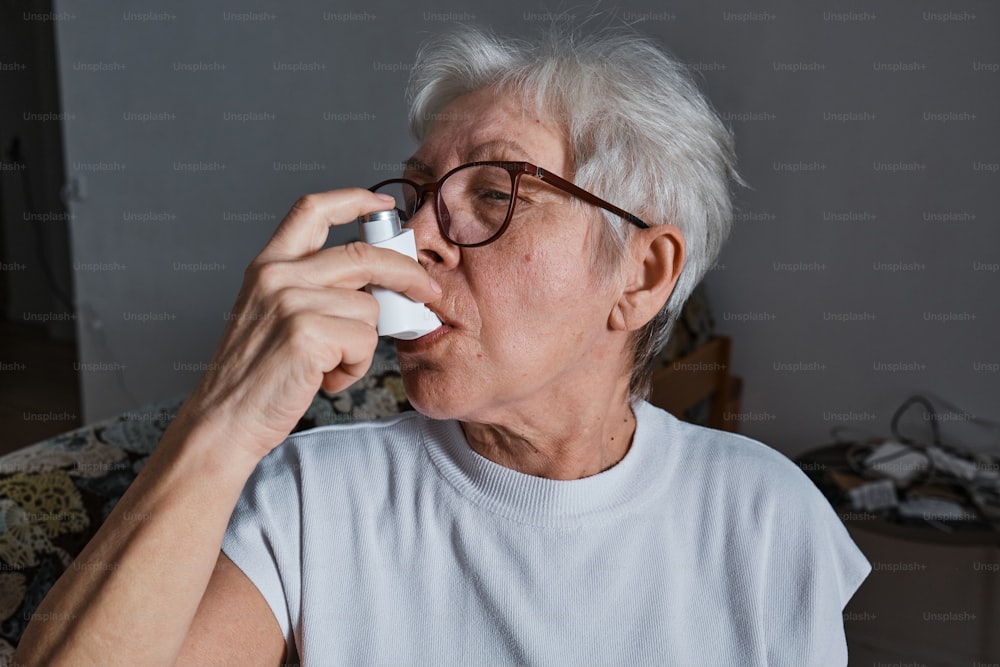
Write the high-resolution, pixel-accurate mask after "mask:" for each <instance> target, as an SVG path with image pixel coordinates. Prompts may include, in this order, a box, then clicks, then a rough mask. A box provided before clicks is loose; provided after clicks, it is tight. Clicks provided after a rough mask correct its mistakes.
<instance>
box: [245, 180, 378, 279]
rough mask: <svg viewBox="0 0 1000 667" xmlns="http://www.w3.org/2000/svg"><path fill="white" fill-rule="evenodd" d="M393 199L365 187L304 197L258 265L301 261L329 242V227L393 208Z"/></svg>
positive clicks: (262, 253)
mask: <svg viewBox="0 0 1000 667" xmlns="http://www.w3.org/2000/svg"><path fill="white" fill-rule="evenodd" d="M394 201H395V200H394V199H393V198H392V197H390V196H387V195H377V194H375V193H373V192H369V191H368V190H365V189H363V188H345V189H342V190H331V191H329V192H319V193H316V194H309V195H305V196H304V197H302V198H301V199H299V200H298V201H297V202H295V204H294V205H293V206H292V208H291V210H290V211H289V212H288V215H286V216H285V219H284V220H282V221H281V224H280V225H278V229H276V230H275V232H274V235H273V236H272V237H271V240H270V241H269V242H268V244H267V245H266V246H265V247H264V250H262V251H261V253H260V255H258V256H257V259H256V260H254V261H255V262H259V263H268V262H274V261H281V260H290V259H298V258H301V257H306V256H308V255H311V254H312V253H314V252H316V251H317V250H319V249H320V248H322V247H323V244H324V243H326V239H327V235H328V233H329V229H330V227H332V226H334V225H343V224H347V223H349V222H353V221H354V220H355V219H357V217H358V216H360V215H364V214H365V213H371V212H372V211H384V210H387V209H390V208H392V207H393V206H394V205H395V204H394Z"/></svg>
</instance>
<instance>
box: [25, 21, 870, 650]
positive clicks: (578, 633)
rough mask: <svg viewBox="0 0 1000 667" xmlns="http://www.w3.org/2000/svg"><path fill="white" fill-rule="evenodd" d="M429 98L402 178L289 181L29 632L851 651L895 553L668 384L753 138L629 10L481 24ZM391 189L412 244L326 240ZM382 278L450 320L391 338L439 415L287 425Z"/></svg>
mask: <svg viewBox="0 0 1000 667" xmlns="http://www.w3.org/2000/svg"><path fill="white" fill-rule="evenodd" d="M411 98H412V109H411V114H410V117H411V121H412V125H413V129H414V131H415V134H416V137H417V139H418V140H419V142H420V146H419V148H418V149H417V151H416V152H415V153H414V154H413V155H412V157H410V158H409V159H408V160H407V161H406V165H407V168H406V172H405V174H403V178H402V179H394V180H393V181H390V182H388V183H385V184H381V185H380V186H379V187H376V188H373V190H376V192H372V191H368V190H362V189H346V190H335V191H332V192H325V193H321V194H315V195H309V196H307V197H304V198H303V199H301V200H300V201H299V202H297V203H296V204H295V206H294V207H293V208H292V210H291V212H290V213H289V214H288V216H287V217H286V218H285V219H284V220H283V221H282V223H281V225H280V227H279V228H278V230H277V231H276V233H275V234H274V237H273V238H272V239H271V241H270V242H269V243H268V245H267V246H266V247H265V248H264V250H263V251H262V252H261V254H260V255H259V256H258V257H257V258H256V259H255V260H254V261H253V262H252V263H251V265H250V267H249V269H248V270H247V272H246V280H245V282H244V285H243V289H242V291H241V293H240V295H239V297H238V299H237V305H236V307H235V311H234V312H236V313H239V316H238V317H235V318H233V320H232V321H231V322H230V324H229V325H228V329H227V330H226V332H225V334H224V336H223V340H222V342H221V344H220V346H219V348H218V350H217V352H216V354H215V356H214V358H213V363H212V366H211V368H212V370H211V371H210V372H208V373H207V374H206V375H205V377H204V378H203V380H202V382H201V383H200V385H199V386H198V387H197V389H196V390H195V391H194V393H193V394H192V395H191V397H190V398H189V399H188V401H187V402H186V403H185V404H184V407H183V409H182V410H181V411H180V414H178V416H177V418H176V420H175V421H174V423H173V424H172V425H171V427H170V428H169V430H168V431H167V433H166V434H165V435H164V437H163V440H162V442H161V443H160V444H159V446H158V448H157V450H156V452H155V454H154V455H153V457H152V458H151V460H150V462H149V464H148V465H147V466H146V468H145V469H144V470H143V472H142V473H141V474H140V475H139V477H138V478H137V479H136V481H135V483H134V484H133V485H132V487H131V488H130V489H129V491H128V493H127V494H126V495H125V496H124V497H123V498H122V500H121V502H120V503H119V504H118V505H117V507H116V508H115V510H114V511H113V512H112V514H111V516H110V517H109V518H108V520H107V522H106V523H105V525H104V526H103V527H102V529H101V530H100V532H99V533H98V535H97V536H96V537H95V539H94V540H93V541H92V542H91V544H89V545H88V546H87V548H86V549H85V550H84V551H83V553H82V554H81V556H80V557H79V560H78V562H77V563H76V564H74V567H73V568H71V569H70V570H69V571H68V572H67V573H66V575H65V576H63V578H62V579H60V581H59V582H58V583H57V585H56V586H55V587H54V588H53V590H52V592H51V593H50V595H49V596H48V598H47V599H46V600H45V601H44V603H43V604H42V605H41V607H40V608H39V610H38V615H37V618H36V619H35V621H34V622H33V623H32V624H31V626H30V627H29V628H28V631H27V632H26V633H25V635H24V641H23V643H22V645H21V648H20V650H19V653H18V654H17V656H16V660H18V661H20V662H25V663H30V664H59V663H60V660H62V663H61V664H73V665H82V664H108V663H109V662H113V663H116V664H142V665H152V664H172V663H174V662H177V661H179V662H181V663H182V664H183V663H196V664H216V663H219V664H221V663H225V664H240V665H250V664H261V665H276V664H279V663H281V662H282V661H294V660H302V661H304V662H305V663H308V664H319V665H366V664H379V665H525V664H530V665H561V664H566V665H612V664H615V665H621V664H628V665H635V664H642V665H665V664H678V665H764V664H771V665H773V664H788V665H827V664H839V665H843V664H844V663H845V662H846V656H847V653H846V645H845V640H844V631H843V623H842V619H841V612H842V609H843V607H844V605H845V604H846V602H847V601H848V599H849V598H850V596H851V595H852V593H853V592H854V591H855V590H856V588H857V587H858V586H859V585H860V583H861V581H862V580H863V579H864V577H865V576H866V575H867V573H868V571H869V565H868V563H867V561H866V560H865V559H864V557H863V556H862V555H861V553H860V552H859V551H858V549H857V547H856V546H855V545H854V544H853V543H852V542H851V540H850V538H849V536H848V534H847V532H846V530H845V529H844V527H843V526H842V525H841V523H840V522H839V520H838V518H837V516H836V515H835V514H834V513H833V511H832V509H831V508H830V506H829V505H828V504H827V503H826V501H825V500H824V498H823V497H822V495H820V493H819V492H818V491H817V489H816V488H815V487H814V486H813V485H812V484H811V482H809V480H808V479H807V478H806V477H805V476H804V475H803V474H802V473H801V472H800V471H799V470H798V468H796V467H795V466H794V465H792V464H791V463H790V462H789V461H788V460H787V459H785V458H784V457H782V456H781V455H780V454H778V453H776V452H775V451H774V450H772V449H769V448H768V447H766V446H764V445H762V444H760V443H758V442H755V441H753V440H749V439H747V438H745V437H740V436H737V435H732V434H727V433H722V432H718V431H713V430H710V429H706V428H701V427H696V426H692V425H689V424H686V423H683V422H680V421H679V420H677V419H676V418H674V417H672V416H671V415H669V414H667V413H666V412H663V411H661V410H659V409H657V408H655V407H653V406H651V405H650V404H648V403H646V402H645V401H644V400H643V397H644V395H645V392H646V389H647V385H648V377H649V365H650V361H651V359H652V358H653V356H654V355H655V354H656V352H657V351H658V349H659V348H660V346H661V345H662V344H663V342H664V341H665V339H666V338H667V335H668V333H669V331H670V328H671V325H672V324H673V321H674V318H675V317H676V315H677V313H678V312H679V311H680V308H681V305H682V304H683V302H684V300H685V299H686V298H687V296H688V294H689V293H690V292H691V290H692V288H693V286H694V285H695V284H696V283H697V282H698V281H699V280H700V279H701V277H702V276H703V275H704V273H705V271H706V269H707V268H708V267H709V266H710V265H711V264H712V262H713V261H714V258H715V256H716V254H717V253H718V251H719V246H720V244H721V243H722V241H723V239H724V237H725V236H726V234H727V231H728V228H729V225H730V219H731V211H730V207H731V205H730V199H729V194H728V192H729V187H728V186H729V182H730V181H731V180H732V179H734V178H736V176H735V171H734V167H733V160H734V158H733V149H732V145H731V138H730V136H729V134H728V132H727V130H726V129H725V128H724V126H723V125H722V124H721V123H720V121H719V120H718V118H717V117H716V116H715V114H714V113H713V112H712V110H711V108H710V106H709V104H708V103H707V102H706V101H705V99H704V98H703V97H702V96H701V95H700V94H699V92H698V91H697V89H696V87H695V86H694V85H693V84H692V82H691V80H690V78H689V77H688V75H687V74H686V73H685V71H684V68H683V67H682V66H681V65H679V64H678V63H677V62H675V61H673V60H671V59H670V58H668V57H667V56H666V55H664V54H663V53H662V52H661V51H659V50H658V49H657V48H656V47H654V46H652V45H651V44H650V43H649V42H648V41H645V40H643V39H641V38H639V37H637V36H636V35H633V34H629V33H619V32H604V33H601V34H599V35H597V36H594V37H589V38H574V39H566V38H563V39H548V40H544V41H542V42H541V43H539V44H528V43H521V42H517V43H514V42H511V41H503V40H499V39H497V38H495V37H492V36H490V35H487V34H485V33H482V32H479V31H476V30H473V29H466V30H462V31H460V32H457V33H453V34H450V35H448V36H445V37H443V38H438V39H436V40H435V41H432V42H431V43H429V45H427V46H426V47H425V48H424V49H423V50H422V51H421V53H420V55H419V58H418V61H417V63H416V66H415V68H414V70H413V74H412V80H411ZM393 206H396V207H397V208H399V209H400V213H401V214H402V216H403V218H404V220H405V221H406V224H407V226H408V227H410V228H412V229H413V231H414V233H415V236H416V241H417V248H418V255H419V257H418V261H413V260H411V259H409V258H407V257H405V256H404V255H401V254H398V253H395V252H393V251H392V250H386V249H381V248H376V247H372V246H369V245H366V244H362V243H354V244H349V245H345V246H342V247H335V248H327V249H323V244H324V241H325V239H326V236H327V231H328V228H329V227H330V226H331V225H340V224H349V223H352V222H353V221H354V220H355V219H356V218H357V217H358V216H360V215H362V214H366V213H369V212H372V211H378V210H386V209H389V208H392V207H393ZM371 284H374V285H378V286H382V287H385V288H388V289H390V290H393V291H397V292H400V293H403V294H405V295H406V296H408V297H409V298H411V299H413V300H415V301H419V302H423V303H426V304H427V305H428V307H429V308H430V309H431V310H433V312H434V313H435V314H437V315H438V317H439V318H440V319H441V321H442V323H443V324H442V325H441V326H440V327H439V328H437V329H436V330H434V331H433V332H431V333H429V334H427V335H425V336H423V337H420V338H417V339H415V340H408V341H398V342H397V350H398V353H399V359H400V367H401V369H402V373H403V379H404V383H405V387H406V392H407V395H408V396H409V399H410V401H411V403H412V404H413V406H414V407H415V408H416V409H417V412H411V413H407V414H403V415H400V416H397V417H395V418H391V419H387V420H383V421H378V422H372V423H361V424H352V425H338V426H330V427H324V428H319V429H315V430H313V431H309V432H304V433H300V434H296V435H294V436H292V437H288V434H289V432H290V431H291V429H292V428H293V427H294V425H295V424H296V421H297V420H298V418H299V417H300V416H301V414H302V413H303V412H304V411H305V409H306V407H307V406H308V405H309V403H310V400H311V399H312V397H313V395H314V394H315V393H316V391H317V390H318V389H319V387H321V386H322V387H323V388H324V389H326V390H327V391H338V390H341V389H344V388H346V387H347V386H349V385H350V384H351V383H353V382H354V381H356V380H357V379H358V378H360V377H362V376H363V375H364V373H365V371H366V370H367V368H368V366H369V364H370V362H371V359H372V355H373V352H374V348H375V345H376V341H377V332H376V327H375V324H376V321H377V316H378V306H377V304H376V301H375V299H374V298H373V297H372V296H371V295H369V294H367V293H366V292H364V291H362V290H361V288H362V287H364V286H366V285H371ZM282 443H284V444H282ZM279 445H281V446H279ZM234 508H235V510H234ZM220 548H221V551H220Z"/></svg>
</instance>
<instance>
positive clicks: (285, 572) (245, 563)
mask: <svg viewBox="0 0 1000 667" xmlns="http://www.w3.org/2000/svg"><path fill="white" fill-rule="evenodd" d="M297 454H298V452H297V448H296V447H294V446H291V445H288V444H284V445H281V446H279V447H277V448H276V449H275V450H274V451H272V452H271V453H270V454H269V455H268V456H266V457H265V458H264V459H263V460H262V461H261V462H260V464H258V466H257V468H256V469H255V470H254V472H253V474H252V475H251V476H250V479H249V480H248V481H247V483H246V486H245V487H244V488H243V493H242V495H241V496H240V499H239V500H238V501H237V503H236V508H235V509H234V510H233V514H232V516H231V517H230V519H229V527H228V528H227V529H226V534H225V537H224V538H223V541H222V551H223V552H224V553H225V554H226V555H227V556H228V557H229V558H230V560H232V561H233V563H235V564H236V566H237V567H239V568H240V570H242V571H243V573H244V574H245V575H246V576H247V577H248V578H249V579H250V581H252V582H253V584H254V585H255V586H256V587H257V590H259V591H260V593H261V595H263V596H264V599H265V600H266V601H267V604H268V605H269V606H270V607H271V611H272V612H274V617H275V618H276V619H277V621H278V625H279V626H281V632H282V633H283V634H284V636H285V643H286V646H287V647H288V654H287V655H289V656H292V655H294V654H295V640H294V628H295V627H296V625H297V620H298V619H297V618H296V614H297V611H298V609H299V608H300V605H299V599H300V593H301V571H300V569H301V566H300V563H301V559H300V553H301V549H300V544H301V521H300V517H301V512H300V507H301V493H300V489H301V482H300V476H299V471H300V464H299V460H298V456H297Z"/></svg>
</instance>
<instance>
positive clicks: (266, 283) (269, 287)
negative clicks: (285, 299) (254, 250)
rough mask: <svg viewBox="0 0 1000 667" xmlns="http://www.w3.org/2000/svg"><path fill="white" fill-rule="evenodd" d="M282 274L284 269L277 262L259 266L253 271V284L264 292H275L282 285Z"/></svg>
mask: <svg viewBox="0 0 1000 667" xmlns="http://www.w3.org/2000/svg"><path fill="white" fill-rule="evenodd" d="M284 273H285V269H284V267H283V266H282V265H281V264H280V263H278V262H269V263H267V264H261V265H260V266H259V267H258V268H257V269H256V270H255V271H254V284H255V285H256V286H257V287H258V288H260V289H261V290H263V291H265V292H269V293H273V292H277V291H278V290H279V289H280V288H281V287H282V284H283V283H284Z"/></svg>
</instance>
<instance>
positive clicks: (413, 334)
mask: <svg viewBox="0 0 1000 667" xmlns="http://www.w3.org/2000/svg"><path fill="white" fill-rule="evenodd" d="M358 226H359V228H360V230H361V240H362V241H364V242H365V243H370V244H371V245H373V246H376V247H379V248H389V249H390V250H395V251H396V252H400V253H403V254H404V255H406V256H407V257H410V258H411V259H414V260H415V259H416V258H417V243H416V241H415V239H414V238H413V230H412V229H401V226H400V224H399V215H397V213H396V210H395V209H390V210H388V211H375V212H374V213H369V214H367V215H363V216H361V217H360V218H358ZM365 291H367V292H368V293H369V294H371V295H372V296H373V297H375V300H376V301H378V335H379V336H392V337H393V338H401V339H402V340H413V339H414V338H420V337H421V336H423V335H424V334H428V333H430V332H432V331H434V330H435V329H437V328H438V327H439V326H441V320H439V319H438V317H437V315H435V314H434V313H432V312H431V311H430V310H429V309H428V308H427V306H425V305H424V304H422V303H418V302H416V301H413V300H412V299H410V298H408V297H405V296H403V295H402V294H398V293H396V292H393V291H391V290H387V289H385V288H383V287H376V286H373V285H369V286H368V287H366V288H365Z"/></svg>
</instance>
